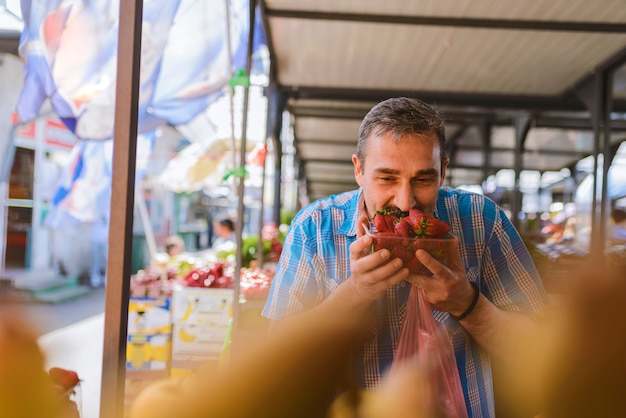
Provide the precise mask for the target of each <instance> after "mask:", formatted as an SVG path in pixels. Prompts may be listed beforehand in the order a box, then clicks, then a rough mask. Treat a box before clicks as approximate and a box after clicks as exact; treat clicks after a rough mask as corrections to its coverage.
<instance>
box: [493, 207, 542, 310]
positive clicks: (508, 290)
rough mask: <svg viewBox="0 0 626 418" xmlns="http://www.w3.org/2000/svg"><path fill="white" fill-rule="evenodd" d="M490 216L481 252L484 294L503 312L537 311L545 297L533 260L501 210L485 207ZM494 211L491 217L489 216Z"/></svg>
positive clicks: (540, 308)
mask: <svg viewBox="0 0 626 418" xmlns="http://www.w3.org/2000/svg"><path fill="white" fill-rule="evenodd" d="M485 211H486V212H487V214H486V216H488V217H489V218H490V219H493V225H492V228H491V230H490V233H489V234H488V235H487V236H486V243H485V247H486V248H485V252H484V253H483V262H482V265H483V269H482V270H483V271H482V274H483V277H482V279H483V281H484V286H483V287H482V289H481V290H482V291H483V293H485V294H486V296H487V297H488V298H489V299H490V300H491V301H492V302H493V303H494V304H495V305H496V306H498V307H499V308H501V309H503V310H506V311H526V312H536V311H540V310H542V309H544V308H545V305H546V303H547V296H546V293H545V290H544V288H543V283H542V281H541V278H540V276H539V273H538V271H537V268H536V266H535V263H534V261H533V259H532V257H531V256H530V253H529V252H528V249H527V248H526V245H525V244H524V242H523V240H522V238H521V236H520V235H519V233H518V231H517V230H516V229H515V227H514V226H513V224H512V223H511V222H510V221H509V219H508V217H507V216H506V214H505V213H504V211H503V210H502V209H501V208H499V207H498V206H496V205H493V206H491V207H490V205H488V204H487V205H486V206H485ZM489 211H493V216H489V215H490V214H489V213H488V212H489Z"/></svg>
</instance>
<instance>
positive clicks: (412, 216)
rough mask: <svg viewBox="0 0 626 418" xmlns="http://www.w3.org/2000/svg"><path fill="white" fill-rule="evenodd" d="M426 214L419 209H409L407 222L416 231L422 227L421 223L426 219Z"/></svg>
mask: <svg viewBox="0 0 626 418" xmlns="http://www.w3.org/2000/svg"><path fill="white" fill-rule="evenodd" d="M428 217H429V216H428V214H427V213H426V212H423V211H421V210H419V209H409V216H407V218H408V219H409V223H410V224H411V226H412V227H413V229H414V230H415V231H418V230H420V229H421V228H422V224H423V223H424V222H425V220H426V219H428Z"/></svg>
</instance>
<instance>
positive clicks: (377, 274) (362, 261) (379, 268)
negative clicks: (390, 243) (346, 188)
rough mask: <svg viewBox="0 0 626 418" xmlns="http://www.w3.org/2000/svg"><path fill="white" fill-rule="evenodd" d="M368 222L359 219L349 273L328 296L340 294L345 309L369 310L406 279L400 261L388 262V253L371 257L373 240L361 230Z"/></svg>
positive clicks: (381, 251) (380, 251)
mask: <svg viewBox="0 0 626 418" xmlns="http://www.w3.org/2000/svg"><path fill="white" fill-rule="evenodd" d="M368 222H369V221H368V219H367V217H365V216H362V217H360V218H359V220H358V228H357V239H356V241H355V242H354V243H352V244H351V245H350V270H351V273H352V274H351V275H350V277H349V278H348V280H346V281H345V282H344V283H343V284H342V285H341V286H339V288H338V289H337V291H335V292H333V294H332V295H331V297H337V294H338V293H339V294H341V295H343V296H341V297H342V298H350V299H349V302H348V306H349V307H353V308H359V307H368V306H369V305H371V303H372V302H374V301H375V300H376V299H378V298H380V297H382V296H383V295H384V294H385V292H386V291H387V289H388V288H390V287H391V286H394V285H395V284H397V283H400V282H401V281H402V280H405V279H406V278H407V277H408V275H409V270H408V269H407V268H405V267H403V265H402V260H400V259H399V258H396V259H391V253H390V252H389V250H387V249H383V250H379V251H376V252H375V253H373V254H370V247H371V245H372V237H370V236H369V235H367V234H365V229H364V228H363V224H367V223H368ZM338 291H339V292H338ZM344 300H348V299H344Z"/></svg>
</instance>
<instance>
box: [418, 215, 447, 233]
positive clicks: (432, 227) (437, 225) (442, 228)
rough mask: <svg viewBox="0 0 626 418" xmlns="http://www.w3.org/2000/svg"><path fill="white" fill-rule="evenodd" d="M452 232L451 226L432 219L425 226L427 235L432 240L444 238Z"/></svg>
mask: <svg viewBox="0 0 626 418" xmlns="http://www.w3.org/2000/svg"><path fill="white" fill-rule="evenodd" d="M448 232H450V226H449V225H448V224H447V223H445V222H444V221H440V220H439V219H437V218H434V217H430V218H429V219H428V222H427V223H426V225H424V233H425V235H427V236H429V237H432V238H443V237H445V236H446V235H448Z"/></svg>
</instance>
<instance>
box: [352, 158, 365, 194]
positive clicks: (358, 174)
mask: <svg viewBox="0 0 626 418" xmlns="http://www.w3.org/2000/svg"><path fill="white" fill-rule="evenodd" d="M352 164H353V165H354V179H355V180H356V183H357V184H358V185H359V187H361V186H362V184H361V183H362V182H363V167H362V166H361V160H359V158H358V157H357V156H356V154H352Z"/></svg>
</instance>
